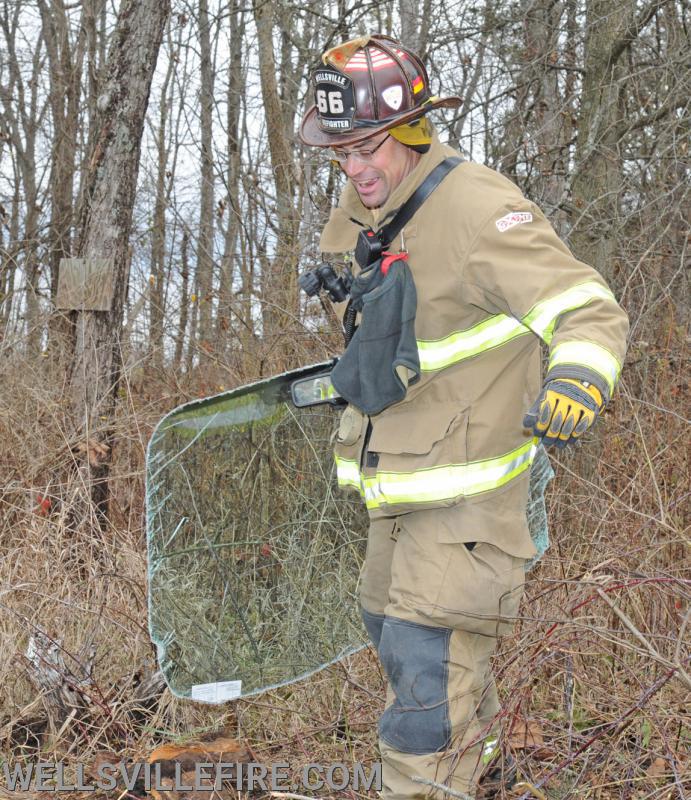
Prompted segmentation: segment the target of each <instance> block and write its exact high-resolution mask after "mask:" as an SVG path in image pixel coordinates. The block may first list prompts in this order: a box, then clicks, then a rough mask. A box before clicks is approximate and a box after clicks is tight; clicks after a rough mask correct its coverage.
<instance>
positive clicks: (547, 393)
mask: <svg viewBox="0 0 691 800" xmlns="http://www.w3.org/2000/svg"><path fill="white" fill-rule="evenodd" d="M603 405H604V404H603V401H602V395H601V394H600V391H599V389H597V388H596V387H595V386H593V384H592V383H588V382H587V381H579V380H574V379H572V378H557V379H555V380H551V381H548V382H547V383H546V384H545V385H544V386H543V387H542V391H541V392H540V395H539V397H538V398H537V400H536V401H535V402H534V403H533V405H532V406H531V407H530V408H529V409H528V413H527V414H526V415H525V417H524V418H523V425H524V427H526V428H532V430H533V433H534V435H535V436H537V437H538V438H540V439H542V441H543V443H544V445H545V447H550V446H551V445H556V446H557V447H566V445H567V444H569V442H573V441H576V440H578V438H579V437H580V436H582V435H583V434H584V433H585V432H586V431H587V430H588V428H590V426H591V425H592V424H593V423H594V422H595V419H596V418H597V415H598V414H599V413H600V411H601V410H602V406H603Z"/></svg>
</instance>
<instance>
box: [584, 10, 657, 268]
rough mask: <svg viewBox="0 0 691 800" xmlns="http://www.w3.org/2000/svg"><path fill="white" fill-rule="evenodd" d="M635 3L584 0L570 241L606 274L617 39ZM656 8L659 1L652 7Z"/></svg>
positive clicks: (614, 188) (616, 160)
mask: <svg viewBox="0 0 691 800" xmlns="http://www.w3.org/2000/svg"><path fill="white" fill-rule="evenodd" d="M637 5H638V4H637V3H636V0H621V2H618V3H614V4H613V3H611V2H609V0H588V4H587V8H586V36H585V59H584V60H585V64H584V66H585V73H584V76H583V87H582V94H581V109H580V115H579V118H578V140H577V146H576V156H575V161H576V169H575V175H574V178H573V183H572V195H573V204H574V206H575V213H574V220H573V222H574V226H575V229H574V231H573V232H572V234H571V237H570V241H571V245H572V247H573V248H574V251H575V252H576V254H577V255H578V257H579V258H581V259H583V261H586V262H587V263H589V264H592V265H593V266H595V267H597V269H599V270H600V271H601V272H602V273H603V274H604V275H605V277H609V276H610V275H611V267H612V259H613V255H614V252H615V249H616V240H617V225H618V219H619V211H618V207H619V191H620V188H621V158H620V153H619V141H618V130H619V122H620V119H621V113H622V109H621V104H622V91H623V90H624V86H623V84H622V74H623V68H622V65H621V64H620V58H621V55H622V53H623V48H622V47H621V43H622V37H624V36H625V34H626V31H627V30H628V29H629V27H630V26H631V25H632V24H633V20H634V19H635V18H636V11H637ZM657 5H659V3H657Z"/></svg>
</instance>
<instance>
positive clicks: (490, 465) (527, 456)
mask: <svg viewBox="0 0 691 800" xmlns="http://www.w3.org/2000/svg"><path fill="white" fill-rule="evenodd" d="M536 449H537V445H536V440H534V439H533V440H531V441H529V442H526V443H525V444H523V445H521V446H520V447H517V448H516V449H515V450H512V451H511V452H509V453H506V454H505V455H503V456H499V457H497V458H488V459H485V460H483V461H473V462H471V463H467V464H448V465H445V466H439V467H429V468H427V469H419V470H415V471H413V472H384V471H381V472H377V474H376V475H374V476H371V477H369V476H364V475H363V476H359V478H358V480H357V481H356V480H355V474H356V473H357V464H356V463H355V462H354V461H351V460H349V459H344V458H339V457H338V456H337V457H336V465H337V474H338V482H339V484H340V485H341V486H343V485H346V486H355V487H356V488H359V490H360V494H362V495H363V496H364V498H365V504H366V506H367V508H368V509H374V508H379V506H381V505H389V506H394V505H399V504H402V503H406V504H410V503H434V502H441V501H444V500H456V499H460V498H461V497H470V496H472V495H476V494H481V493H482V492H489V491H491V490H492V489H498V488H499V487H500V486H503V485H504V484H506V483H508V482H509V481H511V480H513V478H516V477H518V475H520V474H521V473H523V472H525V470H526V469H528V468H529V467H530V464H531V463H532V461H533V458H534V457H535V452H536Z"/></svg>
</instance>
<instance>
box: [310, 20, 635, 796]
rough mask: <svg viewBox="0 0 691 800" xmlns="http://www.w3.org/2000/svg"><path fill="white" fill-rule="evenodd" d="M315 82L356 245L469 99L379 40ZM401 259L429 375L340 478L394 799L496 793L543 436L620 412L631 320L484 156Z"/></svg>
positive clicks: (328, 64) (335, 237)
mask: <svg viewBox="0 0 691 800" xmlns="http://www.w3.org/2000/svg"><path fill="white" fill-rule="evenodd" d="M313 85H314V105H312V106H311V107H310V108H309V110H308V111H307V113H306V114H305V116H304V118H303V120H302V123H301V126H300V138H301V140H302V142H303V143H304V144H306V145H310V146H314V147H320V148H326V149H327V152H328V155H329V157H330V158H331V159H334V160H335V161H337V162H338V163H339V164H340V166H341V168H342V170H343V172H344V173H345V175H346V177H347V179H348V180H347V183H346V185H345V188H344V190H343V192H342V194H341V197H340V202H339V204H338V206H337V207H336V208H334V209H333V210H332V212H331V216H330V218H329V220H328V223H327V225H326V227H325V228H324V230H323V232H322V236H321V240H320V249H321V251H322V252H323V253H324V254H327V255H328V256H333V255H334V254H344V253H352V252H353V251H354V249H355V246H356V243H357V241H358V236H359V234H360V232H361V231H363V230H372V231H377V230H378V229H379V227H380V226H381V225H382V224H383V223H385V222H387V221H388V220H390V219H391V218H392V216H393V215H394V213H395V212H396V210H397V209H398V208H399V207H401V205H402V204H403V203H404V202H405V201H406V199H407V198H409V197H410V196H411V194H412V193H413V192H414V191H415V189H416V188H417V187H418V186H419V185H420V184H421V183H422V181H423V180H424V179H425V177H426V176H428V175H429V174H430V172H431V171H432V170H433V169H434V168H435V167H436V166H437V165H438V164H440V163H441V162H442V161H444V160H445V159H447V158H448V157H450V156H458V155H459V154H458V153H457V152H455V151H454V150H453V149H451V148H450V147H447V146H445V145H443V144H442V143H441V142H440V141H439V138H438V136H437V133H436V131H435V129H434V127H433V125H432V124H431V122H430V121H429V119H428V116H427V114H428V112H430V111H432V110H433V109H435V108H439V107H447V108H454V107H458V106H459V105H460V103H461V100H460V98H458V97H445V98H440V97H436V96H434V95H432V93H431V91H430V87H429V81H428V76H427V73H426V70H425V67H424V65H423V64H422V62H421V61H420V59H419V58H418V56H417V55H416V54H415V53H414V52H412V51H411V50H410V49H409V48H407V47H406V46H404V45H403V44H401V43H400V42H397V41H395V40H393V39H391V38H389V37H386V36H381V35H372V36H364V37H360V38H358V39H354V40H352V41H350V42H347V43H345V44H342V45H340V46H338V47H335V48H332V49H331V50H328V51H326V52H325V53H324V54H323V56H322V59H321V64H320V66H319V68H318V69H316V70H315V72H314V74H313ZM388 250H389V252H392V253H397V254H400V255H401V258H405V259H406V264H407V268H408V269H409V270H410V274H411V275H412V278H413V282H414V287H415V292H416V304H417V305H416V312H415V321H414V337H415V340H416V346H417V357H418V359H419V375H418V376H416V377H417V378H418V379H417V380H416V381H415V382H414V383H413V382H412V381H410V382H409V383H408V385H407V386H406V387H405V391H404V396H403V398H402V399H400V400H397V401H396V402H393V403H390V404H389V405H387V406H386V407H385V408H384V409H383V410H381V411H379V412H378V413H370V414H367V413H364V412H363V409H361V408H358V407H357V406H356V405H354V404H351V405H349V406H348V407H347V408H346V410H345V411H344V413H343V416H342V419H341V423H340V427H339V431H338V442H337V449H336V463H337V472H338V479H339V483H340V484H341V485H342V486H346V487H353V488H355V489H356V490H357V491H359V492H360V494H361V495H362V498H363V499H364V502H365V503H366V505H367V508H368V511H369V515H370V530H369V537H368V545H367V555H366V559H365V564H364V567H363V573H362V577H361V589H360V602H361V608H362V616H363V619H364V622H365V626H366V628H367V631H368V633H369V635H370V637H371V640H372V642H373V644H374V646H375V647H376V648H377V651H378V654H379V657H380V659H381V663H382V665H383V667H384V669H385V671H386V675H387V677H388V687H389V688H388V691H387V701H386V707H385V711H384V713H383V716H382V717H381V720H380V723H379V739H380V751H381V758H382V763H383V770H382V774H383V792H382V797H384V798H386V800H403V798H406V800H408V798H423V797H443V796H444V795H443V793H441V792H440V791H439V790H438V789H434V788H433V787H432V786H431V783H432V782H435V783H441V784H445V785H447V786H448V787H450V788H451V789H453V790H455V791H460V792H465V793H467V794H469V795H471V796H475V794H476V792H478V796H479V795H480V794H482V795H483V796H488V795H489V794H491V791H493V790H496V789H498V788H499V786H500V785H503V786H508V785H509V783H510V780H511V776H510V775H509V774H507V772H506V770H504V771H503V777H502V770H499V769H498V764H494V765H492V764H490V765H489V766H488V765H487V764H486V761H487V756H488V754H490V753H492V752H496V749H495V748H494V743H495V742H496V737H497V730H496V726H497V718H498V714H499V710H500V708H499V702H498V698H497V692H496V689H495V685H494V681H493V678H492V674H491V671H490V658H491V656H492V654H493V652H494V650H495V647H496V644H497V637H498V636H500V635H502V634H504V633H507V632H509V631H510V630H511V629H512V625H513V622H514V621H515V618H516V617H517V614H518V606H519V603H520V599H521V594H522V591H523V584H524V575H525V564H526V560H527V559H530V558H531V557H532V556H534V555H535V552H536V551H535V547H534V545H533V542H532V540H531V536H530V533H529V529H528V524H527V520H526V504H527V496H528V485H529V474H530V468H531V464H532V462H533V459H534V458H535V454H536V451H537V448H538V446H540V445H541V444H543V443H544V444H545V445H548V446H549V445H556V446H557V447H563V446H566V445H569V444H571V443H572V442H574V441H577V440H578V439H579V438H580V437H581V436H582V435H583V433H584V432H585V431H586V430H587V429H588V428H590V427H591V425H592V424H593V422H594V421H595V419H596V417H597V416H598V414H599V413H600V412H601V411H602V409H603V407H604V406H605V405H606V404H607V402H608V401H609V399H610V397H611V395H612V391H613V389H614V386H615V384H616V382H617V379H618V376H619V373H620V370H621V365H622V361H623V358H624V352H625V340H626V334H627V330H628V323H627V318H626V315H625V314H624V312H623V311H622V310H621V308H620V307H619V306H618V305H617V302H616V300H615V298H614V296H613V294H612V292H611V291H610V289H609V288H608V287H607V285H606V284H605V282H604V281H603V279H602V277H601V276H600V275H599V273H598V272H596V271H595V270H594V269H593V268H592V267H590V266H587V265H586V264H584V263H582V262H580V261H578V260H577V259H576V258H574V256H573V255H572V254H571V252H570V251H569V250H568V249H567V247H566V246H565V245H564V244H563V243H562V242H561V241H560V239H559V238H558V237H557V236H556V234H555V233H554V231H553V230H552V228H551V226H550V224H549V222H548V221H547V220H546V218H545V216H544V215H543V214H542V212H541V211H540V209H539V208H538V207H537V206H536V205H535V204H534V203H532V202H530V201H529V200H527V199H525V198H524V197H523V196H522V194H521V192H520V191H519V189H518V188H517V187H516V186H515V185H514V184H513V183H512V182H511V181H509V180H508V179H506V178H504V177H503V176H501V175H500V174H499V173H497V172H495V171H493V170H491V169H488V168H486V167H484V166H481V165H478V164H474V163H471V162H469V161H465V162H463V163H461V164H459V165H458V166H455V168H453V169H452V170H451V171H450V172H449V173H448V174H447V175H446V177H445V178H444V179H443V180H442V181H441V183H439V185H438V186H437V187H436V188H435V189H434V191H433V192H432V193H431V195H430V196H429V197H428V198H427V199H426V200H425V201H424V203H423V204H422V205H421V206H420V207H419V209H418V210H417V211H416V213H415V214H414V216H413V217H412V219H411V220H410V221H409V222H408V224H406V225H405V227H404V228H403V229H402V231H401V232H400V235H398V236H397V237H396V240H395V241H394V242H391V243H390V244H389V245H388ZM363 314H364V312H363ZM541 341H542V342H544V343H545V344H546V345H547V346H548V348H549V363H548V366H547V371H546V376H545V378H544V381H543V380H541V349H540V342H541ZM360 346H361V347H362V348H366V347H367V345H366V344H365V343H364V342H361V343H360ZM373 347H374V345H373ZM375 361H376V359H375ZM360 377H361V378H363V379H364V378H365V377H366V378H367V379H371V380H370V383H371V382H372V381H374V385H375V386H376V375H373V376H372V375H370V376H360ZM419 779H422V781H423V782H422V783H421V782H419ZM424 781H426V782H427V783H424ZM478 783H479V785H480V791H478Z"/></svg>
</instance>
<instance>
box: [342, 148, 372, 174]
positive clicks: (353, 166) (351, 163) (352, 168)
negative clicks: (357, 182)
mask: <svg viewBox="0 0 691 800" xmlns="http://www.w3.org/2000/svg"><path fill="white" fill-rule="evenodd" d="M342 166H343V172H345V174H346V175H347V176H348V177H349V178H355V177H357V176H358V175H359V174H360V173H361V172H362V170H363V169H364V168H365V167H366V166H367V165H366V164H363V163H362V161H360V159H358V158H355V156H354V155H353V154H352V153H348V158H346V160H345V161H344V162H343V165H342Z"/></svg>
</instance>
